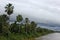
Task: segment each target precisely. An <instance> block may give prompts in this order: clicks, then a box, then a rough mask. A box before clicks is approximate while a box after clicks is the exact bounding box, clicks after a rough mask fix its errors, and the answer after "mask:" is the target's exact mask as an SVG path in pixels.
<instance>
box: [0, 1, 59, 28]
mask: <svg viewBox="0 0 60 40" xmlns="http://www.w3.org/2000/svg"><path fill="white" fill-rule="evenodd" d="M8 3H12V4H13V5H14V7H15V9H14V14H12V15H11V16H12V17H11V19H14V18H15V16H16V15H18V14H21V15H23V17H28V18H29V19H30V20H34V21H36V22H37V23H45V24H53V25H54V24H57V25H60V0H0V14H1V13H5V12H4V6H5V5H6V4H8ZM59 28H60V27H59Z"/></svg>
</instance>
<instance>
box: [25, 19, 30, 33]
mask: <svg viewBox="0 0 60 40" xmlns="http://www.w3.org/2000/svg"><path fill="white" fill-rule="evenodd" d="M28 30H29V19H28V18H25V32H26V33H27V32H28Z"/></svg>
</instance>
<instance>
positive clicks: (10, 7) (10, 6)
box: [5, 3, 14, 17]
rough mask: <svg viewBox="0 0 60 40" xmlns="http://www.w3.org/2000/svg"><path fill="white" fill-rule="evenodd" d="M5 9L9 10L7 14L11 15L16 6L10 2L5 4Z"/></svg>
mask: <svg viewBox="0 0 60 40" xmlns="http://www.w3.org/2000/svg"><path fill="white" fill-rule="evenodd" d="M5 9H6V10H5V12H7V14H8V15H9V17H10V15H11V14H12V13H13V9H14V6H12V4H10V3H9V4H7V5H6V6H5Z"/></svg>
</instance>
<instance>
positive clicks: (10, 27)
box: [0, 3, 53, 40]
mask: <svg viewBox="0 0 60 40" xmlns="http://www.w3.org/2000/svg"><path fill="white" fill-rule="evenodd" d="M5 8H6V10H5V12H7V14H8V15H11V14H12V13H13V6H12V4H10V3H9V4H8V5H6V7H5ZM8 20H9V17H8V16H7V15H6V14H3V15H0V40H28V39H29V38H35V37H39V36H41V35H45V34H48V33H52V32H53V31H52V30H48V29H44V28H40V27H37V24H36V23H35V22H34V21H31V22H30V20H29V18H25V23H24V22H23V23H20V24H18V23H17V22H21V21H22V20H23V17H22V15H18V16H17V17H16V20H17V21H15V22H14V23H12V24H9V22H8Z"/></svg>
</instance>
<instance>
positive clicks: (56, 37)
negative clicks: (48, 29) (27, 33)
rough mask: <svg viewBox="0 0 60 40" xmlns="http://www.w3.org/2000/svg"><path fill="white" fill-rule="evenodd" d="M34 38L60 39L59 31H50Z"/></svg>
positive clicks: (37, 39)
mask: <svg viewBox="0 0 60 40" xmlns="http://www.w3.org/2000/svg"><path fill="white" fill-rule="evenodd" d="M36 40H60V33H51V34H48V35H45V36H42V37H39V38H36Z"/></svg>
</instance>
